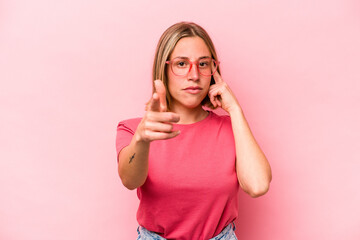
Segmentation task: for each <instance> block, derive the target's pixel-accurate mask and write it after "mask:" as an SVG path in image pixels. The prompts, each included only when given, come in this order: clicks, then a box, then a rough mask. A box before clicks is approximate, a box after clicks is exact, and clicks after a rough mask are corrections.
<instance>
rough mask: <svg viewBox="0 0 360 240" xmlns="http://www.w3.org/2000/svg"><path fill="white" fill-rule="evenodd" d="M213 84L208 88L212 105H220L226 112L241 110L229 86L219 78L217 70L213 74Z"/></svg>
mask: <svg viewBox="0 0 360 240" xmlns="http://www.w3.org/2000/svg"><path fill="white" fill-rule="evenodd" d="M213 76H214V79H215V84H213V85H211V86H210V88H209V94H208V95H209V98H210V101H211V103H212V104H213V105H214V107H221V108H222V109H224V110H225V111H226V112H227V113H229V114H230V112H232V111H235V110H241V107H240V104H239V103H238V101H237V99H236V97H235V95H234V93H233V92H232V91H231V89H230V87H229V86H228V85H227V84H226V82H224V80H223V79H222V78H221V76H220V74H219V72H218V71H216V72H215V74H214V75H213Z"/></svg>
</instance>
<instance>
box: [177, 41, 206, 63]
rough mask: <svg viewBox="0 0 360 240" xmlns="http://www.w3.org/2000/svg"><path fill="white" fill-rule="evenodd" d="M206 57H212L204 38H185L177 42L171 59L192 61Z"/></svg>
mask: <svg viewBox="0 0 360 240" xmlns="http://www.w3.org/2000/svg"><path fill="white" fill-rule="evenodd" d="M204 56H208V57H211V53H210V50H209V48H208V46H207V45H206V44H205V42H204V40H203V39H202V38H200V37H184V38H182V39H180V40H179V41H178V42H177V44H176V45H175V48H174V50H173V52H172V53H171V55H170V58H171V59H173V58H176V57H187V58H190V59H198V58H200V57H204Z"/></svg>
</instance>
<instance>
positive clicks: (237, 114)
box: [229, 108, 272, 197]
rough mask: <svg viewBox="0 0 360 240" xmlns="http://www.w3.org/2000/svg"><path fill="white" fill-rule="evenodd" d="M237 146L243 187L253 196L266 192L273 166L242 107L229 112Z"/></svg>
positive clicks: (239, 174)
mask: <svg viewBox="0 0 360 240" xmlns="http://www.w3.org/2000/svg"><path fill="white" fill-rule="evenodd" d="M229 114H230V118H231V125H232V129H233V133H234V139H235V147H236V172H237V177H238V181H239V183H240V186H241V188H242V189H243V190H244V191H245V192H247V193H248V194H249V195H251V196H252V197H258V196H261V195H263V194H265V193H266V192H267V191H268V189H269V184H270V181H271V178H272V176H271V168H270V165H269V162H268V161H267V159H266V157H265V155H264V153H263V152H262V150H261V149H260V147H259V145H258V144H257V142H256V140H255V138H254V136H253V134H252V133H251V130H250V128H249V125H248V123H247V121H246V119H245V116H244V114H243V112H242V110H241V108H237V109H236V110H234V111H232V112H230V113H229Z"/></svg>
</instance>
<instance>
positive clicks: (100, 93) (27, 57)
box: [0, 0, 360, 240]
mask: <svg viewBox="0 0 360 240" xmlns="http://www.w3.org/2000/svg"><path fill="white" fill-rule="evenodd" d="M179 21H194V22H196V23H198V24H200V25H201V26H203V27H204V28H205V29H206V30H207V31H208V33H209V34H210V36H211V37H212V39H213V41H214V43H215V46H216V49H217V51H218V55H219V58H220V61H221V70H222V77H223V79H224V80H225V81H226V82H227V83H228V84H229V85H230V87H231V88H232V90H233V92H234V93H235V94H236V96H237V98H238V100H239V102H240V104H241V106H242V108H243V110H244V112H245V115H246V117H247V119H248V122H249V124H250V126H251V129H252V131H253V133H254V135H255V137H256V139H257V141H258V142H259V144H260V146H261V147H262V149H263V151H264V152H265V154H266V156H267V157H268V160H269V162H270V164H271V166H272V171H273V181H272V183H271V188H270V191H269V192H268V193H267V194H266V195H265V196H263V197H260V198H256V199H253V198H251V197H249V196H247V195H246V194H245V193H244V192H240V193H239V194H240V200H239V218H238V220H237V221H236V225H237V230H236V233H237V235H238V238H239V239H247V240H257V239H263V240H265V239H268V240H273V239H278V240H285V239H286V240H288V239H291V240H300V239H301V240H302V239H327V240H335V239H342V240H343V239H345V240H357V239H360V208H359V203H360V191H359V186H360V185H359V183H360V174H359V170H360V154H359V149H360V140H359V139H360V134H359V133H360V127H359V123H360V108H359V103H360V70H359V69H360V2H359V1H358V0H353V1H351V0H318V1H314V0H311V1H310V0H290V1H289V0H278V1H270V0H268V1H266V0H261V1H249V0H246V1H245V0H243V1H235V0H234V1H214V0H207V1H187V0H183V1H115V0H103V1H94V0H86V1H85V0H64V1H55V0H34V1H21V0H11V1H6V0H2V1H0V80H1V83H0V84H1V85H0V114H1V116H0V239H1V240H24V239H26V240H35V239H36V240H48V239H52V240H63V239H69V240H75V239H76V240H77V239H79V240H83V239H87V240H99V239H108V240H111V239H112V240H120V239H121V240H123V239H124V240H128V239H129V240H130V239H135V238H136V236H137V234H136V227H137V222H136V218H135V216H136V210H137V206H138V199H137V196H136V191H130V190H127V189H126V188H125V187H124V186H123V185H122V183H121V181H120V179H119V177H118V173H117V162H116V151H115V135H116V126H117V123H118V122H119V121H120V120H123V119H127V118H132V117H141V116H143V114H144V104H145V102H146V101H147V100H148V99H149V97H150V96H151V69H152V61H153V57H154V52H155V47H156V44H157V41H158V39H159V38H160V35H161V34H162V33H163V31H164V30H165V29H166V28H168V27H169V26H170V25H172V24H174V23H176V22H179Z"/></svg>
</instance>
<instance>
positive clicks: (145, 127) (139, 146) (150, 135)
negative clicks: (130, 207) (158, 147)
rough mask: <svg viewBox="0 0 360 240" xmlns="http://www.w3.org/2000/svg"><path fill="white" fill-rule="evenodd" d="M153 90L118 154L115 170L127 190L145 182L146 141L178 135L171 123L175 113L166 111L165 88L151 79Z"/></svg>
mask: <svg viewBox="0 0 360 240" xmlns="http://www.w3.org/2000/svg"><path fill="white" fill-rule="evenodd" d="M155 87H156V91H157V93H154V94H153V97H152V99H151V100H150V104H149V110H148V111H147V112H146V113H145V116H144V117H143V119H142V120H141V122H140V123H139V125H138V127H137V129H136V131H135V134H134V136H133V138H132V140H131V142H130V144H129V145H128V146H126V147H124V148H123V149H122V150H121V151H120V153H119V156H118V158H119V159H118V160H119V164H118V173H119V176H120V178H121V181H122V183H123V184H124V186H125V187H126V188H128V189H130V190H133V189H135V188H138V187H140V186H141V185H143V184H144V183H145V181H146V178H147V174H148V167H149V150H150V142H151V141H154V140H160V139H169V138H173V137H176V136H177V135H179V133H180V132H179V131H176V132H174V131H173V130H172V129H173V128H172V123H175V122H178V121H179V120H180V117H179V115H178V114H175V113H172V112H165V111H166V109H167V108H166V99H165V95H166V92H165V87H164V85H163V83H162V82H161V81H158V80H156V81H155Z"/></svg>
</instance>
